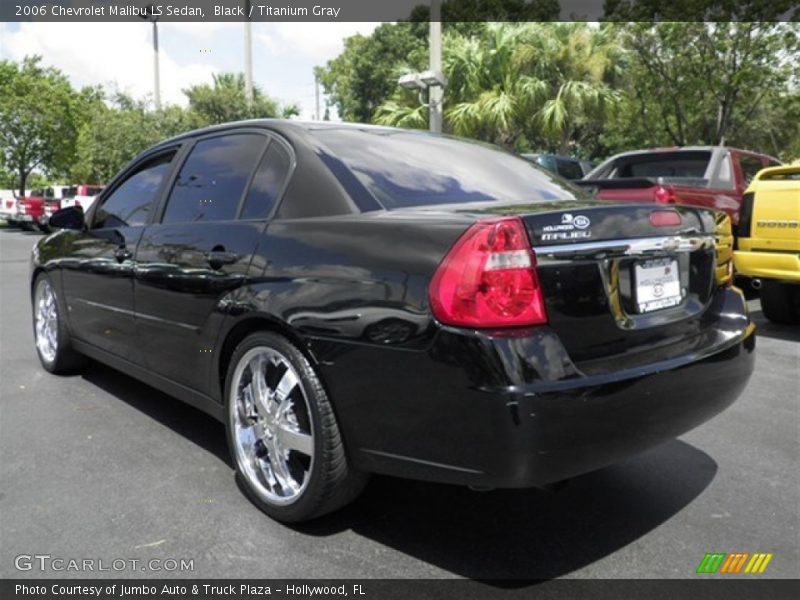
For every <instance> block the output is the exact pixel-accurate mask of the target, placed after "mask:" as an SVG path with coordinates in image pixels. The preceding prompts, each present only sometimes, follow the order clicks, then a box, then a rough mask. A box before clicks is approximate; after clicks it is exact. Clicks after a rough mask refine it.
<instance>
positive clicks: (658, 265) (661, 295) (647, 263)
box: [633, 257, 683, 314]
mask: <svg viewBox="0 0 800 600" xmlns="http://www.w3.org/2000/svg"><path fill="white" fill-rule="evenodd" d="M633 289H634V291H635V300H636V310H637V312H638V313H639V314H647V313H652V312H656V311H659V310H663V309H665V308H672V307H675V306H678V305H679V304H680V303H681V302H683V292H682V290H681V274H680V265H679V263H678V259H677V258H674V257H663V258H651V259H646V260H638V261H636V262H635V263H633Z"/></svg>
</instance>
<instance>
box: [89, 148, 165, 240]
mask: <svg viewBox="0 0 800 600" xmlns="http://www.w3.org/2000/svg"><path fill="white" fill-rule="evenodd" d="M174 156H175V152H170V153H168V154H163V155H161V156H159V157H157V158H155V159H153V160H152V161H148V162H147V163H145V164H144V165H143V166H142V167H141V168H139V169H137V170H136V172H135V173H133V175H131V176H129V177H128V178H127V179H126V180H125V181H123V182H122V184H120V185H119V186H118V187H117V188H116V189H115V190H114V191H113V192H111V194H110V195H109V196H107V197H106V198H105V199H104V200H103V203H102V204H101V205H100V206H99V207H98V209H97V214H96V215H95V218H94V222H93V223H92V229H105V228H110V227H126V226H127V227H133V226H136V225H144V224H145V223H147V220H148V217H149V215H150V210H151V209H152V207H153V204H154V202H155V199H156V195H157V194H158V190H159V189H160V188H161V184H162V182H163V181H164V177H166V176H167V174H168V173H169V171H170V168H171V165H170V163H171V162H172V159H173V157H174Z"/></svg>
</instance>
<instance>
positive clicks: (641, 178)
mask: <svg viewBox="0 0 800 600" xmlns="http://www.w3.org/2000/svg"><path fill="white" fill-rule="evenodd" d="M780 164H781V163H780V161H778V159H776V158H773V157H772V156H767V155H766V154H757V153H755V152H749V151H747V150H738V149H736V148H726V147H724V146H684V147H679V148H678V147H676V148H656V149H653V150H639V151H636V152H625V153H623V154H617V155H616V156H612V157H611V158H609V159H608V160H606V161H605V162H603V163H602V164H600V165H599V166H597V167H596V168H594V169H593V170H592V171H590V172H589V173H588V174H587V175H586V177H584V178H583V179H581V180H579V181H574V182H573V183H576V184H578V185H580V186H581V187H583V188H586V189H588V190H590V191H591V192H593V193H594V194H595V195H596V196H597V197H598V198H600V199H601V200H614V201H622V202H655V203H657V204H688V205H691V206H702V207H705V208H715V209H718V210H724V211H725V212H726V213H728V214H729V215H730V217H731V220H732V221H733V224H734V225H736V224H737V223H738V222H739V206H740V205H741V202H742V195H743V194H744V191H745V189H747V186H748V185H749V184H750V180H751V179H752V178H753V177H754V176H755V174H756V173H757V172H758V171H760V170H761V169H763V168H764V167H772V166H778V165H780Z"/></svg>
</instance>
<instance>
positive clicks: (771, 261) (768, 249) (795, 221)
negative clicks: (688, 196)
mask: <svg viewBox="0 0 800 600" xmlns="http://www.w3.org/2000/svg"><path fill="white" fill-rule="evenodd" d="M734 263H735V265H736V271H737V273H738V274H739V275H744V276H746V277H751V278H752V279H753V287H754V288H756V289H759V290H760V295H761V310H762V311H763V313H764V316H765V317H766V318H767V319H769V320H770V321H773V322H774V323H785V324H800V164H795V165H792V166H785V167H771V168H768V169H762V170H761V171H759V172H758V173H757V174H756V176H755V177H754V178H753V180H752V181H751V182H750V186H749V187H748V188H747V191H746V192H745V194H744V197H743V198H742V206H741V212H740V214H739V226H738V228H737V240H736V251H735V252H734Z"/></svg>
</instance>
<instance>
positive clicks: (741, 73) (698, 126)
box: [604, 22, 800, 149]
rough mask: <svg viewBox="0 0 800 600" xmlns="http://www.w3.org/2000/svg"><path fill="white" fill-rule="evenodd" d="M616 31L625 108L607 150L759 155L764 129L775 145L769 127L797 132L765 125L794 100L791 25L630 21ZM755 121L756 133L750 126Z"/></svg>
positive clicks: (798, 42)
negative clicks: (625, 53)
mask: <svg viewBox="0 0 800 600" xmlns="http://www.w3.org/2000/svg"><path fill="white" fill-rule="evenodd" d="M615 29H616V31H618V33H619V35H620V37H621V39H622V41H623V43H624V44H625V46H626V47H627V48H628V49H629V51H630V52H629V58H630V68H629V69H628V71H627V77H626V80H627V81H626V84H625V91H626V96H627V98H626V100H625V102H624V108H623V110H621V111H620V113H619V116H618V118H616V119H613V120H612V121H611V122H609V124H608V127H607V129H606V133H605V134H604V139H605V142H606V143H607V144H608V146H609V147H610V148H611V149H616V148H615V147H631V146H633V147H637V146H654V145H670V144H672V145H687V144H717V143H720V142H722V141H723V140H724V141H725V142H726V143H728V144H732V145H744V146H749V147H751V148H754V149H760V146H762V145H764V144H765V142H767V141H770V138H769V133H768V132H769V131H772V136H773V138H775V139H776V140H777V138H782V137H783V136H777V137H776V136H775V134H776V132H775V125H777V126H778V127H781V128H789V129H790V130H794V131H795V132H797V131H798V130H797V129H796V127H797V125H796V121H795V122H794V123H792V122H788V123H786V122H784V123H780V124H778V123H777V121H775V120H772V121H771V119H776V117H777V116H778V114H772V113H773V108H774V107H777V106H778V105H781V106H783V107H784V108H785V109H786V110H787V111H788V113H787V115H789V114H791V112H792V111H791V107H792V106H793V101H792V97H796V95H797V89H798V73H800V71H798V63H797V56H798V52H800V37H798V26H797V24H790V23H767V22H740V23H732V22H720V23H658V24H655V25H653V24H650V23H630V24H625V25H621V24H620V25H616V26H615ZM770 115H771V116H770ZM757 118H760V125H759V127H760V128H761V130H760V131H759V130H754V128H753V123H754V120H755V119H757ZM754 136H755V137H754ZM773 146H774V145H773ZM765 147H766V146H765Z"/></svg>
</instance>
